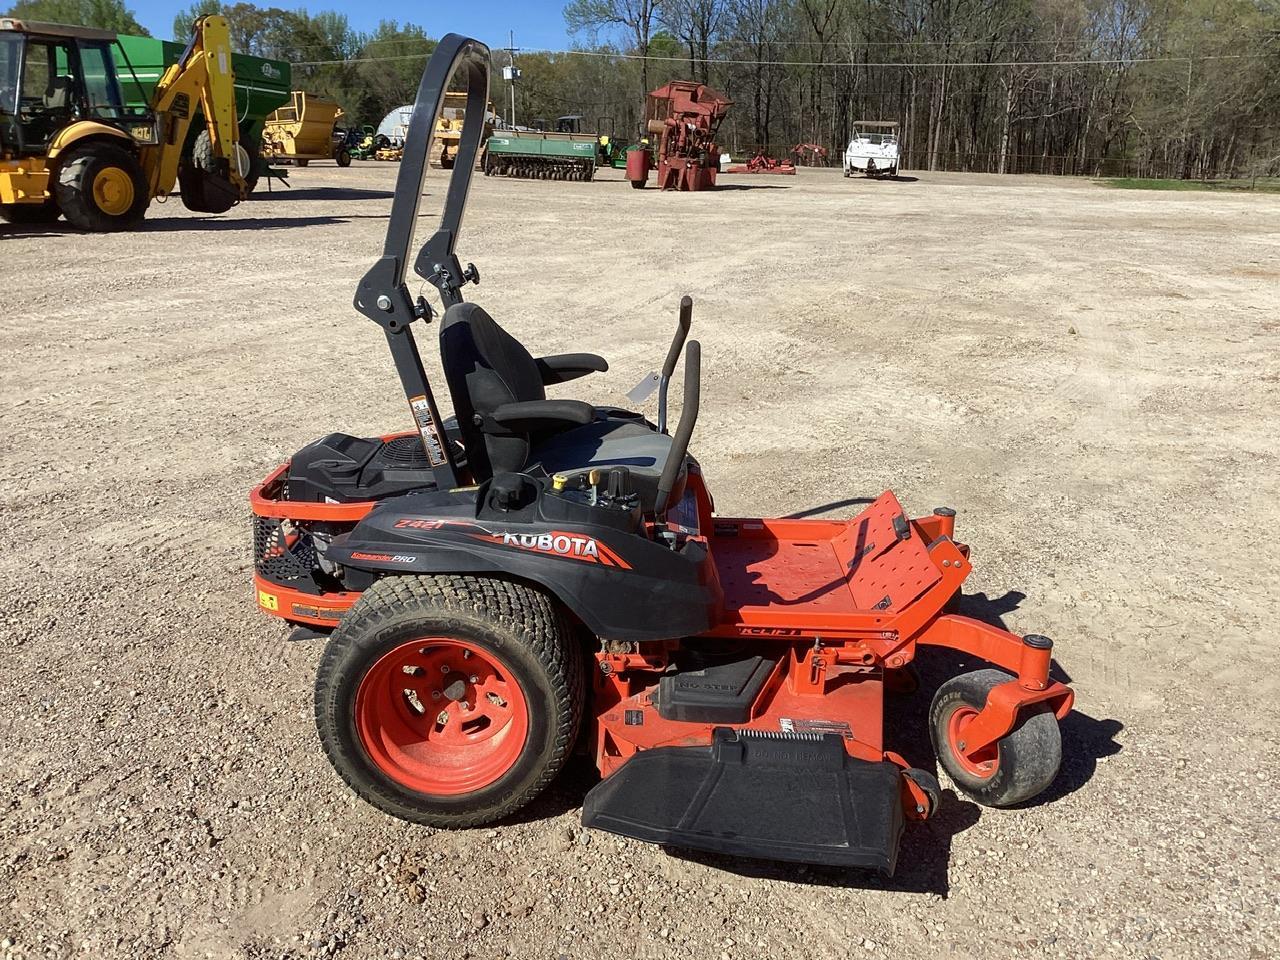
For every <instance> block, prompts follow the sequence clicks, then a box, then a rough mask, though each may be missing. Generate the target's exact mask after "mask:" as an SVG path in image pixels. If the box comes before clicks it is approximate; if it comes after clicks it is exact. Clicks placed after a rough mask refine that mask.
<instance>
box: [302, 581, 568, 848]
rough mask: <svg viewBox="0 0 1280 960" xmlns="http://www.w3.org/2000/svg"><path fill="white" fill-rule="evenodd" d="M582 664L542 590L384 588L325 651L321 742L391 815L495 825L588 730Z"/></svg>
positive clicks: (319, 680)
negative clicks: (583, 729)
mask: <svg viewBox="0 0 1280 960" xmlns="http://www.w3.org/2000/svg"><path fill="white" fill-rule="evenodd" d="M582 660H583V655H582V651H581V648H580V647H579V646H578V644H577V643H576V642H575V639H574V635H573V632H572V630H571V629H570V627H569V625H568V623H567V621H566V620H565V619H564V617H563V615H562V614H561V613H560V611H559V610H558V609H557V608H556V606H555V604H554V603H553V602H552V600H551V599H550V598H549V597H547V596H546V595H545V594H543V593H541V592H539V591H537V590H534V589H532V588H530V587H527V586H524V585H522V584H518V583H511V582H509V581H505V580H492V579H487V578H480V577H470V576H438V577H433V576H421V577H410V576H396V577H386V578H384V579H382V580H379V581H378V582H377V583H375V584H374V585H373V586H372V587H371V588H369V589H368V590H366V591H365V592H364V593H363V594H362V595H361V597H360V600H359V601H358V602H357V603H356V605H355V606H354V607H352V609H351V611H350V612H349V613H348V614H347V615H346V616H344V617H343V619H342V623H341V624H340V625H339V627H338V628H337V630H335V631H334V633H333V636H332V637H331V638H330V640H329V643H328V646H327V647H326V648H325V652H324V656H323V658H322V659H321V662H320V669H319V672H318V675H317V677H316V692H315V713H316V726H317V728H318V730H319V733H320V742H321V744H322V746H323V748H324V752H325V754H326V755H327V756H328V758H329V761H330V762H331V763H332V764H333V766H334V769H335V770H337V771H338V774H339V775H340V776H341V777H342V779H343V780H345V781H346V782H347V784H348V785H349V786H350V787H351V788H352V789H353V790H355V792H356V793H357V794H359V795H360V796H361V797H362V798H363V799H364V800H366V801H367V802H369V803H370V804H372V805H373V806H375V807H377V808H378V809H379V810H382V811H383V812H385V813H388V814H390V815H391V816H393V817H399V818H400V819H402V820H408V821H410V822H413V823H421V824H426V825H429V826H433V827H450V828H451V827H472V826H477V825H479V824H484V823H490V822H492V821H494V820H499V819H501V818H502V817H505V816H508V815H509V814H511V813H514V812H515V811H516V810H519V809H520V808H521V807H523V806H524V805H525V804H527V803H528V802H529V801H530V800H532V799H533V798H534V797H535V796H537V795H538V794H539V793H540V792H541V791H542V790H543V788H544V787H546V786H547V784H549V783H550V782H551V780H552V779H553V778H554V777H555V776H556V774H557V773H559V771H560V768H561V767H563V766H564V763H565V760H566V759H567V757H568V755H569V752H570V750H572V749H573V745H574V742H575V740H576V739H577V735H578V727H579V724H580V722H581V718H582V706H583V667H582Z"/></svg>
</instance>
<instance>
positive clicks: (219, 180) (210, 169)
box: [178, 130, 240, 213]
mask: <svg viewBox="0 0 1280 960" xmlns="http://www.w3.org/2000/svg"><path fill="white" fill-rule="evenodd" d="M223 166H224V162H223V160H222V158H221V157H219V156H217V155H216V154H215V153H214V152H213V140H212V139H211V138H210V136H209V131H208V130H201V131H200V134H199V136H197V137H196V139H195V143H193V144H192V146H191V156H190V157H188V158H186V160H185V161H184V162H183V164H182V166H181V167H180V168H179V169H178V187H179V192H180V194H181V196H182V203H183V205H184V206H185V207H186V208H187V209H188V210H192V211H195V212H196V213H226V212H227V211H228V210H230V209H231V208H232V207H234V206H235V205H236V204H237V203H239V202H240V192H239V190H238V189H237V188H236V187H235V185H234V184H232V182H231V181H230V180H229V179H227V177H226V176H225V174H224V173H223Z"/></svg>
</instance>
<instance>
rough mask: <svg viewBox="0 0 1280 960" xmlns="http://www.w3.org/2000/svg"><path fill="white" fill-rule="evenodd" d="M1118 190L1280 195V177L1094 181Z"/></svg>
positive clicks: (1111, 178)
mask: <svg viewBox="0 0 1280 960" xmlns="http://www.w3.org/2000/svg"><path fill="white" fill-rule="evenodd" d="M1094 182H1095V183H1100V184H1102V185H1103V186H1105V187H1114V188H1116V189H1117V190H1216V191H1219V192H1221V191H1227V192H1236V191H1239V192H1246V193H1247V192H1250V191H1252V192H1255V193H1280V177H1259V178H1257V179H1256V180H1157V179H1155V178H1154V177H1100V178H1098V179H1096V180H1095V181H1094Z"/></svg>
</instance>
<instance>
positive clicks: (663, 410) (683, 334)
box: [658, 296, 693, 433]
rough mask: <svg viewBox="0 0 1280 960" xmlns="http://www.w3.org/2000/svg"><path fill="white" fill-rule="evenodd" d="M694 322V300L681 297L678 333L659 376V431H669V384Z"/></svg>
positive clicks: (673, 339) (672, 341)
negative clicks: (690, 326)
mask: <svg viewBox="0 0 1280 960" xmlns="http://www.w3.org/2000/svg"><path fill="white" fill-rule="evenodd" d="M692 322H693V300H692V299H691V298H690V297H688V296H684V297H681V298H680V321H679V323H678V324H677V325H676V335H675V337H674V338H672V340H671V349H670V350H668V351H667V359H666V362H664V363H663V364H662V375H661V376H659V378H658V432H659V433H666V432H667V385H668V384H669V383H670V382H671V375H672V374H673V373H675V372H676V361H677V360H679V359H680V351H681V350H683V349H684V341H685V338H687V337H688V336H689V325H690V324H691V323H692ZM686 369H687V367H686ZM686 376H687V374H686Z"/></svg>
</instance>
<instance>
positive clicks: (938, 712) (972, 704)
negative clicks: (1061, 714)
mask: <svg viewBox="0 0 1280 960" xmlns="http://www.w3.org/2000/svg"><path fill="white" fill-rule="evenodd" d="M1012 679H1014V678H1013V677H1011V676H1010V675H1009V674H1007V673H1004V672H1003V671H1001V670H975V671H973V672H972V673H965V674H962V675H960V676H958V677H953V678H952V679H950V680H948V681H947V682H946V683H944V684H943V685H942V686H941V687H939V688H938V692H937V693H936V694H934V697H933V704H932V705H931V706H930V707H929V734H930V736H931V738H932V739H933V749H934V752H935V753H936V754H937V755H938V762H939V763H940V764H942V768H943V769H944V770H946V771H947V776H949V777H950V778H951V780H952V782H953V783H954V784H955V785H956V786H957V787H959V788H960V790H962V791H963V792H964V793H965V794H966V795H967V796H969V797H970V798H972V799H973V800H974V801H976V802H977V803H980V804H982V805H983V806H984V807H1011V806H1013V805H1015V804H1018V803H1022V802H1023V801H1026V800H1030V799H1031V798H1032V797H1034V796H1036V795H1037V794H1038V793H1041V792H1042V791H1043V790H1044V789H1045V788H1046V787H1048V786H1049V784H1051V783H1052V782H1053V780H1054V777H1056V776H1057V775H1058V767H1059V766H1061V764H1062V733H1061V732H1060V731H1059V729H1058V719H1057V717H1056V716H1054V713H1053V710H1052V709H1051V708H1050V707H1049V705H1048V704H1037V705H1035V706H1033V707H1030V708H1029V709H1027V710H1026V711H1024V712H1023V713H1022V714H1021V715H1020V716H1019V718H1018V724H1017V726H1015V727H1014V728H1013V729H1012V730H1011V731H1009V732H1008V733H1007V734H1005V735H1004V737H1002V738H1001V739H1000V740H998V741H997V742H996V744H995V749H994V750H993V751H992V755H991V758H990V760H989V761H988V762H987V763H986V764H985V767H986V769H985V770H981V771H980V770H977V769H975V767H979V766H983V765H980V764H974V763H972V762H970V761H965V760H964V759H963V758H962V757H961V756H960V755H959V753H958V748H957V745H956V743H955V742H954V739H955V731H954V727H953V724H952V720H953V717H955V716H956V714H957V713H958V712H961V711H963V712H964V713H965V714H968V713H971V712H974V711H980V710H981V709H982V708H983V707H984V706H986V703H987V694H988V693H989V692H990V691H991V689H992V688H993V687H996V686H999V685H1000V684H1002V683H1007V682H1008V681H1010V680H1012Z"/></svg>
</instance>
